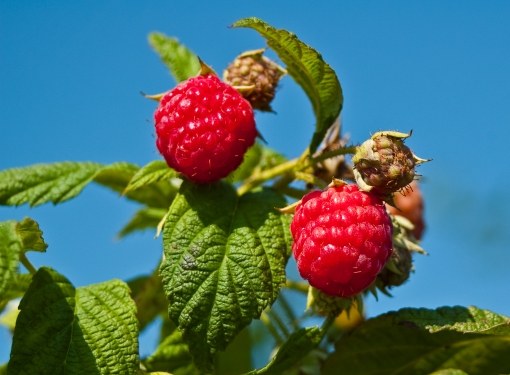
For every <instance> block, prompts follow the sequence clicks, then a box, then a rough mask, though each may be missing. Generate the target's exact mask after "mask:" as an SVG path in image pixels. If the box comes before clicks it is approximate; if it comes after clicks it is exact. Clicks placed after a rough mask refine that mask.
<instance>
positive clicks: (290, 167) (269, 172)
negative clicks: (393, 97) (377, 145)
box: [237, 146, 357, 195]
mask: <svg viewBox="0 0 510 375" xmlns="http://www.w3.org/2000/svg"><path fill="white" fill-rule="evenodd" d="M356 147H357V146H346V147H342V148H340V149H338V150H333V151H328V152H323V153H321V154H319V155H317V156H315V157H311V158H310V150H309V149H306V150H305V152H303V154H301V156H300V157H298V158H296V159H292V160H289V161H286V162H284V163H281V164H278V165H277V166H275V167H273V168H270V169H266V170H265V171H261V172H259V173H255V174H254V175H253V176H252V177H251V178H249V179H248V180H247V181H246V182H245V183H244V184H243V185H241V186H240V187H239V188H238V189H237V193H238V194H239V195H243V194H244V193H246V192H248V191H250V190H251V189H253V188H255V187H257V186H259V185H262V184H263V183H264V182H266V181H269V180H272V179H273V178H275V177H278V176H282V175H286V174H288V173H289V172H296V171H302V170H304V169H306V168H309V167H312V166H314V165H315V164H317V163H320V162H321V161H324V160H326V159H329V158H332V157H335V156H339V155H346V154H354V153H355V152H356ZM292 180H293V179H291V178H283V179H282V180H281V181H279V182H278V183H277V184H276V186H275V187H283V186H281V185H282V184H283V183H284V182H287V185H288V184H289V183H290V182H292Z"/></svg>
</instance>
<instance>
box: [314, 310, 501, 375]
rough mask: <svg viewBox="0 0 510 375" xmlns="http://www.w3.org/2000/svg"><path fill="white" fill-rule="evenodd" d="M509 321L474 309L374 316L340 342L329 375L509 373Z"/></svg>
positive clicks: (327, 368) (327, 366)
mask: <svg viewBox="0 0 510 375" xmlns="http://www.w3.org/2000/svg"><path fill="white" fill-rule="evenodd" d="M508 358H510V319H509V318H507V317H504V316H501V315H497V314H494V313H493V312H490V311H487V310H480V309H477V308H475V307H469V308H465V307H443V308H440V309H437V310H429V309H402V310H399V311H397V312H391V313H387V314H384V315H381V316H379V317H377V318H374V319H370V320H368V321H367V322H366V323H364V324H363V325H361V326H359V327H358V328H357V329H356V330H354V331H353V332H352V334H351V335H349V336H344V337H343V338H342V339H340V340H339V341H338V342H337V344H336V350H335V353H334V354H332V355H331V356H330V358H329V359H328V360H327V362H326V363H325V366H324V369H323V373H324V374H326V375H327V374H336V373H338V369H340V368H341V369H349V372H347V373H348V374H352V375H356V374H371V375H377V374H381V375H383V374H384V375H396V374H417V375H420V374H430V373H431V372H434V371H439V370H446V369H457V370H462V371H465V372H466V373H468V374H470V375H477V374H480V375H482V374H501V373H509V372H510V361H508Z"/></svg>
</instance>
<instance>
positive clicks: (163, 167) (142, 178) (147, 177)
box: [124, 160, 178, 193]
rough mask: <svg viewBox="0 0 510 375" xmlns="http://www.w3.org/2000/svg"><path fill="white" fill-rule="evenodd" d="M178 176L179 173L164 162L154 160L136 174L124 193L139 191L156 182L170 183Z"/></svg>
mask: <svg viewBox="0 0 510 375" xmlns="http://www.w3.org/2000/svg"><path fill="white" fill-rule="evenodd" d="M177 176H178V174H177V172H176V171H174V170H173V169H171V168H169V167H168V165H167V164H166V163H165V162H164V161H163V160H154V161H152V162H150V163H149V164H147V165H145V166H144V167H142V168H140V169H139V170H138V171H137V172H136V173H135V175H134V176H133V177H132V178H131V180H130V181H129V184H128V185H127V186H126V189H125V190H124V193H128V192H131V191H134V190H138V189H140V188H142V187H144V186H147V185H151V184H154V183H155V182H159V181H169V180H170V179H172V178H175V177H177Z"/></svg>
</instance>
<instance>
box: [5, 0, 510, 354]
mask: <svg viewBox="0 0 510 375" xmlns="http://www.w3.org/2000/svg"><path fill="white" fill-rule="evenodd" d="M461 4H462V5H461ZM248 16H257V17H260V18H262V19H263V20H265V21H266V22H268V23H270V24H272V25H274V26H276V27H278V28H286V29H288V30H290V31H293V32H295V33H296V34H297V35H298V36H299V37H300V38H301V39H302V40H303V41H305V42H307V43H308V44H310V45H311V46H313V47H314V48H316V49H317V50H318V51H319V52H321V53H322V55H323V57H324V59H325V60H326V61H327V62H328V63H329V64H330V65H331V66H332V67H333V69H335V71H336V72H337V74H338V76H339V77H340V80H341V83H342V87H343V90H344V96H345V102H344V110H343V123H344V130H345V131H346V132H347V133H349V134H350V136H351V138H352V140H353V142H356V143H359V142H362V141H363V140H365V139H366V138H367V137H369V135H370V133H373V132H375V131H377V130H385V129H395V130H401V131H409V130H410V129H413V131H414V135H413V137H412V138H411V139H410V140H409V141H408V144H409V145H410V146H411V147H412V148H413V149H414V151H415V152H416V153H417V154H418V155H419V156H422V157H431V158H433V159H434V161H433V162H432V163H429V164H427V165H424V166H422V167H421V168H420V172H421V173H422V174H423V175H424V179H423V185H422V186H423V192H424V195H425V198H426V219H427V222H428V228H427V232H426V234H425V238H424V241H423V246H424V247H425V248H426V249H427V250H428V251H429V253H430V255H429V256H426V257H425V256H418V257H416V273H415V274H414V275H413V276H412V278H411V279H410V281H409V282H408V283H407V284H405V285H404V286H402V287H400V288H398V289H395V290H394V297H393V298H387V297H384V296H383V297H381V298H380V299H379V301H375V300H374V299H373V298H369V299H368V302H367V309H368V314H369V315H370V316H373V315H377V314H379V313H382V312H385V311H388V310H393V309H398V308H401V307H405V306H416V307H429V308H434V307H438V306H443V305H457V304H460V305H476V306H479V307H482V308H487V309H492V310H494V311H497V312H500V313H503V314H506V315H510V276H509V275H510V273H509V272H508V264H509V263H510V253H509V250H510V249H509V244H510V224H509V222H510V220H509V219H510V214H509V212H510V204H509V200H508V189H509V187H510V173H509V172H510V168H509V167H508V157H509V156H508V151H507V150H508V142H509V139H510V130H509V129H510V105H509V103H510V100H509V99H510V47H509V44H508V41H509V40H510V22H508V20H509V19H510V2H505V1H491V2H482V1H463V2H458V1H453V0H451V1H448V0H446V1H427V2H425V1H422V2H417V1H392V2H384V1H356V2H355V1H338V2H326V1H314V2H312V1H297V0H293V1H258V2H240V1H217V2H206V1H192V2H184V1H183V2H174V1H158V0H153V1H146V2H135V1H120V0H119V1H99V0H89V1H74V2H66V1H56V0H49V1H29V0H26V1H16V0H0V129H1V136H0V169H6V168H11V167H20V166H26V165H30V164H34V163H40V162H55V161H63V160H72V161H88V160H90V161H96V162H102V163H112V162H115V161H129V162H133V163H137V164H140V165H143V164H145V163H147V162H149V161H151V160H154V159H159V158H160V157H159V155H158V153H157V151H156V148H155V145H154V130H153V123H152V114H153V111H154V109H155V103H154V102H152V101H149V100H146V99H144V98H143V97H142V96H141V95H140V94H139V93H140V91H144V92H147V93H159V92H162V91H165V90H167V89H169V88H171V87H172V86H173V85H174V82H173V81H172V79H171V77H170V76H169V74H168V72H167V71H166V68H165V67H164V66H163V65H162V64H161V63H160V61H159V58H158V57H157V55H156V54H155V53H153V52H152V50H151V49H150V47H149V45H148V43H147V35H148V33H149V32H151V31H162V32H164V33H166V34H168V35H171V36H177V37H178V38H179V39H180V40H181V41H182V42H183V43H185V44H186V45H187V46H188V47H190V48H191V49H192V50H194V51H195V52H196V53H197V54H199V55H200V56H201V57H202V58H203V59H204V60H205V61H206V62H208V63H209V64H210V65H211V66H212V67H213V68H215V69H216V70H217V71H219V72H220V71H222V70H223V69H224V67H226V65H227V64H228V63H229V62H230V61H231V60H232V59H233V58H234V57H235V56H236V55H237V54H238V53H240V52H242V51H244V50H248V49H255V48H260V47H263V46H264V42H263V40H262V39H261V38H260V37H259V36H258V34H257V33H256V32H254V31H252V30H248V29H229V28H228V27H227V26H228V25H230V24H231V23H233V22H234V21H236V20H238V19H240V18H244V17H248ZM273 108H274V109H275V110H276V112H277V115H274V114H263V115H261V114H258V115H257V124H258V127H259V130H260V131H261V132H262V134H263V135H264V137H265V139H266V140H267V141H268V143H269V146H271V147H273V148H275V149H278V150H280V151H282V152H283V153H284V154H285V155H286V156H288V157H295V156H297V155H299V154H300V153H301V151H302V150H303V149H304V147H305V146H306V145H307V143H308V140H309V137H310V135H311V133H312V131H313V115H312V110H311V106H310V104H309V103H308V101H307V98H306V97H305V95H304V94H303V93H302V92H301V90H300V89H299V87H298V86H297V85H296V84H295V83H294V81H292V79H291V78H290V77H286V78H284V79H283V81H282V82H281V87H280V91H279V93H278V97H277V99H276V100H275V102H274V105H273ZM136 208H137V205H135V204H132V203H129V202H126V201H124V200H123V199H121V198H119V197H118V196H117V195H116V194H114V193H112V192H110V191H108V190H106V189H104V188H101V187H96V186H90V187H88V188H87V189H86V190H85V191H84V193H83V194H82V195H81V196H79V197H78V198H77V199H75V200H73V201H70V202H67V203H65V204H63V205H61V206H56V207H54V206H51V205H47V206H42V207H39V208H36V209H32V210H30V209H28V208H26V207H21V208H9V207H0V220H1V221H3V220H10V219H16V220H19V219H22V218H23V217H24V216H26V215H30V216H31V217H33V218H34V219H36V220H37V221H38V222H39V223H40V226H41V228H42V229H43V231H44V235H45V239H46V241H47V242H48V244H49V248H48V251H47V253H46V254H35V253H34V254H30V259H31V260H32V261H33V263H34V264H35V265H36V266H42V265H49V266H51V267H53V268H55V269H57V270H58V271H59V272H61V273H63V274H64V275H66V276H67V277H68V278H69V279H70V280H71V281H72V282H73V283H74V284H75V285H76V286H81V285H86V284H90V283H95V282H100V281H104V280H108V279H111V278H121V279H128V278H130V277H132V276H135V275H138V274H142V273H146V272H149V271H150V270H151V269H152V268H153V267H154V266H155V265H156V264H157V262H158V259H159V257H160V251H161V249H160V248H161V244H160V241H159V240H154V239H153V233H145V234H136V235H133V236H131V237H128V238H127V239H125V240H123V241H118V240H116V239H115V234H116V233H117V231H118V230H119V229H120V228H121V227H122V226H123V225H124V223H126V222H127V220H128V219H129V217H130V215H131V214H132V213H134V211H135V210H136ZM151 338H152V336H151V334H150V332H149V334H148V335H146V336H144V339H143V340H142V352H143V353H147V352H148V351H149V350H150V348H151V345H150V339H151ZM9 346H10V335H9V333H8V332H7V331H6V330H5V329H3V328H0V363H1V362H4V361H6V360H7V359H8V354H9Z"/></svg>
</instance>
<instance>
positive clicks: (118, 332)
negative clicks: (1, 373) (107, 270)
mask: <svg viewBox="0 0 510 375" xmlns="http://www.w3.org/2000/svg"><path fill="white" fill-rule="evenodd" d="M19 308H20V314H19V316H18V320H17V323H16V328H15V330H14V337H13V344H12V350H11V358H10V361H9V364H8V369H7V373H8V374H63V373H72V374H112V373H116V374H136V373H137V372H138V367H139V363H138V329H137V321H136V316H135V306H134V303H133V302H132V300H131V298H130V297H129V290H128V288H127V286H126V285H125V284H124V283H123V282H121V281H118V280H113V281H109V282H105V283H101V284H94V285H90V286H87V287H83V288H78V289H75V288H74V286H73V285H72V284H71V283H70V282H69V281H68V280H67V279H66V278H65V277H64V276H62V275H60V274H58V273H57V272H56V271H54V270H51V269H49V268H44V267H43V268H40V269H39V270H38V271H37V273H36V274H35V275H34V277H33V280H32V283H31V284H30V287H29V288H28V290H27V292H26V294H25V296H24V297H23V299H22V300H21V302H20V305H19Z"/></svg>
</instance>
